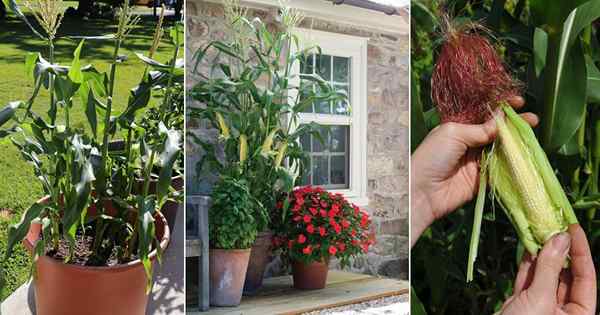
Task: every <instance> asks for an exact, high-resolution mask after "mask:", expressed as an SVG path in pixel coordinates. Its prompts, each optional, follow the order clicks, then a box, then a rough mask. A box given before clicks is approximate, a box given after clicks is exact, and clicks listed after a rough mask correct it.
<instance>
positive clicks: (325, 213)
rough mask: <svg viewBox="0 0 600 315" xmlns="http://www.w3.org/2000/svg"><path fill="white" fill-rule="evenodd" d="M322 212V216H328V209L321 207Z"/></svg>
mask: <svg viewBox="0 0 600 315" xmlns="http://www.w3.org/2000/svg"><path fill="white" fill-rule="evenodd" d="M320 212H321V216H322V217H323V218H324V217H326V216H327V211H326V210H324V209H321V210H320Z"/></svg>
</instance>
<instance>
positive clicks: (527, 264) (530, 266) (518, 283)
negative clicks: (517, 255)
mask: <svg viewBox="0 0 600 315" xmlns="http://www.w3.org/2000/svg"><path fill="white" fill-rule="evenodd" d="M534 266H535V264H534V258H533V257H531V255H530V254H529V253H527V252H526V253H525V254H524V255H523V259H522V260H521V264H520V265H519V272H518V273H517V278H516V280H515V289H514V292H513V295H519V294H520V293H521V292H522V291H523V290H526V289H527V288H529V286H530V285H531V281H532V280H533V271H534Z"/></svg>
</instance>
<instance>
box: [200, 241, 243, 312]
mask: <svg viewBox="0 0 600 315" xmlns="http://www.w3.org/2000/svg"><path fill="white" fill-rule="evenodd" d="M249 259H250V249H230V250H225V249H211V250H210V254H209V274H210V304H211V305H213V306H237V305H240V302H241V301H242V290H243V288H244V280H245V279H246V270H247V269H248V260H249Z"/></svg>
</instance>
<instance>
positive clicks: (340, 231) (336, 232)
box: [333, 223, 342, 234]
mask: <svg viewBox="0 0 600 315" xmlns="http://www.w3.org/2000/svg"><path fill="white" fill-rule="evenodd" d="M333 229H334V230H335V234H340V233H342V227H341V226H340V225H339V224H337V223H336V224H335V225H334V226H333Z"/></svg>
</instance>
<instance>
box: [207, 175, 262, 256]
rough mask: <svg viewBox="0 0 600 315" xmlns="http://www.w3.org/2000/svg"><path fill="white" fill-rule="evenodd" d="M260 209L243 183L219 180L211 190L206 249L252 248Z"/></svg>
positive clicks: (235, 180)
mask: <svg viewBox="0 0 600 315" xmlns="http://www.w3.org/2000/svg"><path fill="white" fill-rule="evenodd" d="M261 207H262V205H261V204H260V203H259V202H258V201H257V200H256V199H255V198H254V197H253V196H252V194H251V193H250V189H249V188H248V183H247V182H246V181H245V180H244V179H239V178H235V177H229V176H223V177H221V178H220V180H219V181H218V182H217V183H216V184H215V186H214V188H213V191H212V204H211V206H210V209H209V211H208V219H209V225H208V227H209V239H210V247H211V248H217V249H246V248H250V247H252V244H254V240H255V239H256V235H257V234H258V222H259V221H260V220H261V218H260V216H262V215H264V211H260V208H261ZM262 219H263V220H264V218H262Z"/></svg>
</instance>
